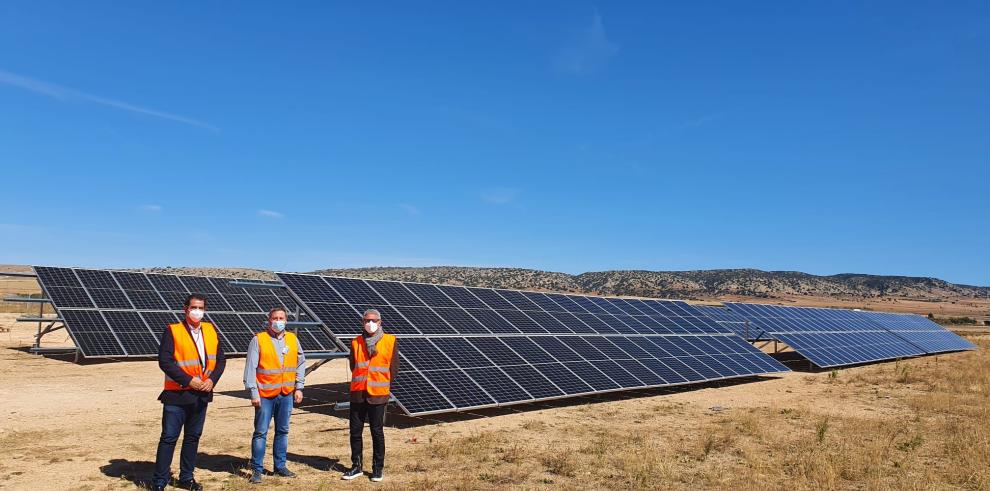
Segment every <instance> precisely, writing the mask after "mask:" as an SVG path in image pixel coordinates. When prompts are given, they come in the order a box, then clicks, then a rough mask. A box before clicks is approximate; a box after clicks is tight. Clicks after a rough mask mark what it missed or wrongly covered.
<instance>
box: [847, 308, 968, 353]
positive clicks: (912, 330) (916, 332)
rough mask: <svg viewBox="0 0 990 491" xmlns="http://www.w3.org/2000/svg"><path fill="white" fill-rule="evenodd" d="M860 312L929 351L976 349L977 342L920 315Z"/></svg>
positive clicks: (942, 351)
mask: <svg viewBox="0 0 990 491" xmlns="http://www.w3.org/2000/svg"><path fill="white" fill-rule="evenodd" d="M859 314H860V315H862V316H864V317H866V318H867V319H869V320H871V321H873V322H876V323H877V324H879V325H881V326H882V327H884V328H885V329H887V330H889V331H891V332H893V333H894V334H896V335H897V336H899V337H901V338H903V339H904V340H906V341H908V342H910V343H912V344H915V345H917V346H919V347H920V348H921V349H923V350H925V352H927V353H944V352H948V351H961V350H971V349H976V345H975V344H973V343H971V342H969V341H967V340H965V339H963V338H962V337H961V336H958V335H956V334H955V333H953V332H951V331H949V330H948V329H946V328H944V327H942V326H941V325H939V324H936V323H935V322H932V321H931V320H929V319H927V318H925V317H922V316H920V315H915V314H893V313H888V312H859Z"/></svg>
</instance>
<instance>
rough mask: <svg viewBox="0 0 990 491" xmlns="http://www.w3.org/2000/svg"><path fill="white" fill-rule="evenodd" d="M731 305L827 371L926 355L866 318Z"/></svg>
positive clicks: (817, 310) (848, 312)
mask: <svg viewBox="0 0 990 491" xmlns="http://www.w3.org/2000/svg"><path fill="white" fill-rule="evenodd" d="M725 305H726V307H727V308H729V309H730V310H731V311H732V312H733V313H735V314H737V315H740V316H742V317H744V318H746V319H747V320H749V321H750V322H751V323H752V324H755V325H758V326H760V327H761V328H763V329H765V330H766V332H767V333H769V334H770V336H772V337H773V338H774V339H777V340H779V341H782V342H784V343H787V345H788V346H790V347H791V348H793V349H794V351H796V352H798V353H799V354H800V355H801V356H804V357H805V358H807V359H808V360H810V361H811V362H812V363H814V364H815V365H817V366H819V367H823V368H827V367H835V366H842V365H852V364H857V363H866V362H871V361H880V360H889V359H895V358H904V357H910V356H918V355H923V354H925V350H923V349H922V348H920V347H919V346H918V345H916V344H914V343H912V342H910V341H908V340H906V339H905V338H904V337H902V336H898V335H897V334H895V333H893V332H891V331H890V330H889V329H887V328H885V327H883V326H881V325H880V324H878V323H876V322H874V321H872V320H870V319H869V318H868V317H866V316H864V315H862V314H863V313H862V312H857V311H852V310H843V309H824V308H808V307H784V306H779V305H762V304H744V303H735V302H727V303H726V304H725Z"/></svg>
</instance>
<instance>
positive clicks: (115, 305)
mask: <svg viewBox="0 0 990 491" xmlns="http://www.w3.org/2000/svg"><path fill="white" fill-rule="evenodd" d="M35 272H36V275H37V278H38V284H39V286H40V287H41V289H42V291H43V292H45V295H46V296H47V297H48V298H49V299H50V302H51V303H52V305H53V307H54V308H55V310H56V312H58V314H59V317H60V318H62V319H63V324H64V325H65V326H66V331H67V332H69V335H70V337H72V339H73V342H74V343H75V344H76V348H77V349H78V350H79V352H80V353H81V354H82V356H84V357H86V358H105V357H110V358H120V359H130V358H144V359H146V358H152V357H155V356H157V354H158V345H159V343H160V336H161V334H162V333H163V332H164V330H165V329H166V327H167V324H162V325H158V324H157V322H159V321H161V320H172V322H177V321H178V320H180V319H181V313H182V309H181V304H182V303H183V302H184V300H185V297H186V296H187V295H189V292H188V288H187V287H186V285H185V283H189V284H190V285H193V287H194V288H196V289H203V290H206V292H205V293H206V294H207V301H208V306H207V313H208V314H224V313H236V314H242V315H246V316H254V317H250V318H251V319H253V320H254V321H256V320H257V319H258V318H259V316H260V318H262V319H267V310H264V311H262V310H261V308H260V306H259V304H257V302H254V301H253V300H251V301H250V303H244V304H241V305H244V306H251V308H252V311H250V312H245V311H242V310H229V311H224V310H219V309H218V308H217V307H220V308H223V307H224V306H226V307H228V308H231V305H230V304H229V303H228V302H227V301H226V300H225V297H224V294H223V293H221V290H223V291H227V292H234V293H229V294H228V295H238V296H244V297H249V295H247V294H246V293H243V292H245V290H244V289H242V288H237V287H230V286H229V285H227V282H228V281H231V280H234V279H235V278H220V277H207V276H192V275H169V274H160V273H143V272H133V271H114V270H100V269H87V268H61V267H47V266H35ZM49 282H54V283H55V285H52V284H49ZM184 282H185V283H184ZM59 285H77V286H59ZM216 285H223V286H220V287H218V286H216ZM131 287H135V288H131ZM147 288H152V289H151V290H147ZM66 289H69V291H68V292H66V291H63V290H66ZM263 291H264V292H266V294H267V295H271V296H273V297H274V293H273V291H272V290H263ZM52 292H54V294H53V293H52ZM286 295H287V294H286ZM211 300H212V301H211ZM241 300H243V299H240V298H238V301H241ZM169 301H171V302H172V305H175V304H178V305H176V306H175V307H170V302H169ZM279 305H281V302H280V303H279ZM211 307H212V308H211ZM81 312H88V313H87V314H81ZM165 314H168V315H167V316H165ZM97 316H98V317H97ZM97 318H99V319H102V321H101V322H102V324H104V325H105V326H106V329H107V330H109V332H107V331H106V330H103V329H95V328H93V326H95V325H97V324H96V321H95V319H97ZM173 319H174V320H173ZM238 319H240V317H238ZM254 321H252V322H253V323H252V324H251V325H252V326H256V325H260V324H259V323H258V322H254ZM74 323H75V324H76V325H73V324H74ZM153 323H154V324H153ZM217 329H218V331H219V333H220V337H221V340H222V343H223V344H224V349H225V352H226V354H228V355H233V356H236V355H240V354H244V353H245V352H246V350H247V344H246V342H245V344H243V346H240V345H239V344H237V343H234V344H231V343H230V342H228V341H227V338H226V337H225V334H224V330H225V329H224V326H223V325H222V324H217ZM302 329H303V331H304V332H305V334H303V335H302V336H301V339H307V340H310V341H317V343H316V344H317V346H315V347H313V346H310V345H309V344H311V343H308V342H307V343H304V344H303V348H304V349H305V350H307V351H325V350H326V349H325V348H326V347H327V345H330V346H332V347H333V351H341V350H342V347H341V346H338V341H337V339H336V338H334V337H332V336H331V335H330V333H329V332H328V331H326V330H325V329H323V328H322V327H318V326H304V327H303V328H302ZM234 330H235V331H237V333H238V334H237V335H234V337H235V338H236V339H244V336H243V335H242V334H241V333H240V331H241V329H240V326H239V325H235V326H234ZM260 330H261V328H260V327H259V328H258V329H257V330H256V331H255V332H257V331H260ZM296 331H297V333H298V331H299V329H296ZM111 334H112V337H113V340H110V339H109V338H108V336H110V335H111ZM251 335H252V336H253V333H251ZM100 336H103V337H104V338H107V339H102V340H101V339H100ZM114 345H115V346H116V348H110V346H114ZM152 345H153V346H154V349H153V350H152V349H151V348H152ZM314 348H315V349H314Z"/></svg>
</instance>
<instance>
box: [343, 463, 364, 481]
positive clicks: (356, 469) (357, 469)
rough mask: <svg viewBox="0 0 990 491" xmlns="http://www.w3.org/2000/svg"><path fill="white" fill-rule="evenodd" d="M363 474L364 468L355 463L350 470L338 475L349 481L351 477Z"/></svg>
mask: <svg viewBox="0 0 990 491" xmlns="http://www.w3.org/2000/svg"><path fill="white" fill-rule="evenodd" d="M363 474H364V470H363V469H361V466H359V465H356V466H354V467H351V470H349V471H347V472H345V473H344V475H343V476H340V478H341V479H343V480H345V481H350V480H351V479H354V478H355V477H359V476H361V475H363Z"/></svg>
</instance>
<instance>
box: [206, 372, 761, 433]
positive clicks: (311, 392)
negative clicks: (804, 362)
mask: <svg viewBox="0 0 990 491" xmlns="http://www.w3.org/2000/svg"><path fill="white" fill-rule="evenodd" d="M777 378H779V377H772V376H760V377H741V378H735V379H726V380H717V381H712V382H705V383H698V384H689V385H678V386H673V387H659V388H651V389H631V390H627V391H619V392H609V393H605V394H595V395H587V396H580V397H569V398H565V399H556V400H552V401H540V402H531V403H526V404H517V405H514V406H505V407H497V408H487V409H477V410H470V411H464V412H454V413H444V414H433V415H429V416H406V415H405V414H404V413H402V410H401V409H399V407H398V406H396V405H394V404H391V405H389V408H388V413H387V414H386V418H385V426H388V427H390V428H416V427H420V426H426V425H433V424H438V423H449V422H454V421H468V420H472V419H478V418H487V417H491V416H500V415H504V414H517V413H527V412H531V411H541V410H544V409H551V408H562V407H573V406H583V405H586V404H596V403H601V402H612V401H622V400H627V399H640V398H643V397H656V396H663V395H671V394H680V393H683V392H692V391H696V390H702V389H709V388H716V387H731V386H734V385H740V384H751V383H759V382H765V381H768V380H775V379H777ZM349 390H350V384H348V383H337V384H320V385H312V386H307V387H306V389H305V391H304V394H305V398H304V400H303V403H302V404H301V405H299V406H298V408H299V409H300V410H302V411H307V412H311V413H317V414H324V415H327V416H331V417H334V418H338V419H340V420H341V425H339V426H340V427H339V428H336V430H337V431H347V427H346V426H347V424H346V422H347V418H348V414H347V411H340V410H337V409H335V405H336V404H337V403H338V402H343V401H347V396H348V391H349ZM219 394H222V395H225V396H229V397H238V398H243V399H249V398H250V394H249V393H248V392H247V391H243V390H241V391H228V392H220V393H219ZM327 431H331V430H327Z"/></svg>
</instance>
